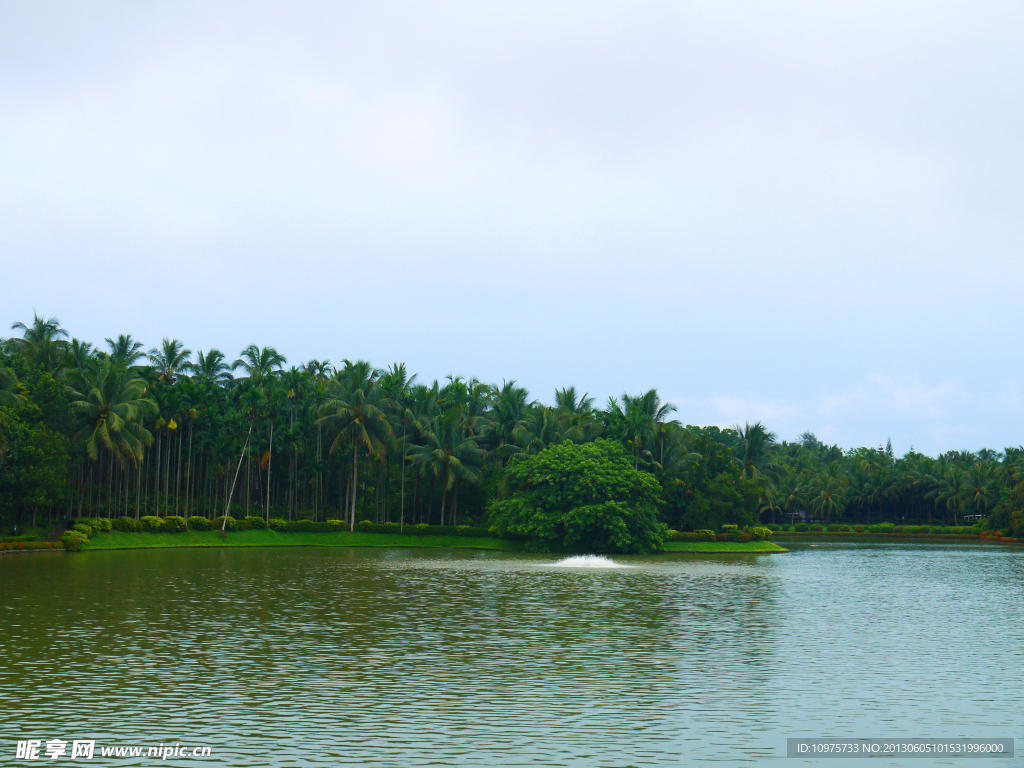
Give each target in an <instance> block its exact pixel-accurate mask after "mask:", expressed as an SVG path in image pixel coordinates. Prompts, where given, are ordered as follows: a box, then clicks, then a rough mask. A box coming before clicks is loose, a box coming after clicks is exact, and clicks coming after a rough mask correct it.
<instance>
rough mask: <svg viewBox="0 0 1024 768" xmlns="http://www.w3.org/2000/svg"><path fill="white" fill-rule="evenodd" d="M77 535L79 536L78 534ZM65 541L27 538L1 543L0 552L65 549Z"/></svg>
mask: <svg viewBox="0 0 1024 768" xmlns="http://www.w3.org/2000/svg"><path fill="white" fill-rule="evenodd" d="M76 535H77V534H76ZM63 548H64V542H63V541H35V540H33V539H30V538H29V537H27V536H26V537H25V538H24V539H22V540H20V541H0V552H4V551H7V550H15V551H16V550H19V549H63Z"/></svg>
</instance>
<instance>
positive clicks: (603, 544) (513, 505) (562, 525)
mask: <svg viewBox="0 0 1024 768" xmlns="http://www.w3.org/2000/svg"><path fill="white" fill-rule="evenodd" d="M506 472H507V474H508V476H509V483H510V485H511V486H512V487H513V488H514V490H513V491H512V493H511V494H510V495H509V496H508V498H505V499H501V500H499V501H496V502H495V503H494V504H493V505H492V507H491V519H492V520H493V522H494V523H495V525H496V526H497V527H498V528H499V530H507V531H511V532H512V533H514V534H516V535H519V536H522V537H523V538H525V539H527V540H529V541H531V542H533V543H535V544H536V545H539V546H542V547H546V548H556V549H561V550H581V551H585V552H627V553H644V552H653V551H656V550H658V549H660V548H661V545H662V540H663V539H664V535H665V526H664V525H663V524H662V523H660V522H659V521H658V499H659V496H660V494H661V486H660V485H659V484H658V481H657V480H655V478H654V477H653V476H652V475H650V474H649V473H647V472H641V471H639V470H637V469H634V465H633V462H632V461H631V457H630V456H629V455H628V454H627V453H626V451H625V449H624V448H623V447H622V446H621V445H619V444H617V443H612V442H609V441H608V440H596V441H594V442H592V443H584V444H582V445H575V444H573V443H563V444H561V445H553V446H551V447H549V448H547V449H546V450H543V451H541V452H540V453H538V454H536V455H533V456H531V455H525V456H524V455H519V456H515V457H513V459H512V461H510V462H509V465H508V467H507V468H506Z"/></svg>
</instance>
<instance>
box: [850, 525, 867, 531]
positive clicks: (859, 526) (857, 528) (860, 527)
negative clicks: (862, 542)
mask: <svg viewBox="0 0 1024 768" xmlns="http://www.w3.org/2000/svg"><path fill="white" fill-rule="evenodd" d="M866 530H867V528H866V527H864V526H863V525H855V526H853V532H854V533H864V531H866Z"/></svg>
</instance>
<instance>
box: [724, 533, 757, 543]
mask: <svg viewBox="0 0 1024 768" xmlns="http://www.w3.org/2000/svg"><path fill="white" fill-rule="evenodd" d="M751 538H753V537H752V536H750V535H749V534H746V533H736V532H735V531H729V532H728V533H720V534H718V535H717V536H715V540H717V541H732V542H744V541H750V539H751Z"/></svg>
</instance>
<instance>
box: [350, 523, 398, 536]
mask: <svg viewBox="0 0 1024 768" xmlns="http://www.w3.org/2000/svg"><path fill="white" fill-rule="evenodd" d="M400 529H402V526H400V525H399V524H398V523H374V522H371V521H370V520H360V521H359V522H358V523H356V531H357V532H360V533H394V534H398V533H401V532H402V531H401V530H400ZM404 530H405V532H408V530H409V526H408V525H406V526H404Z"/></svg>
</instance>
